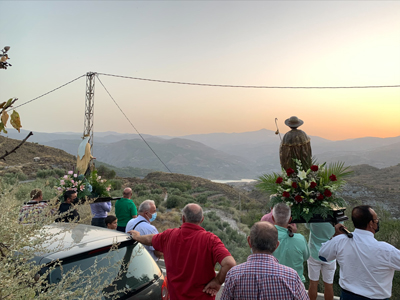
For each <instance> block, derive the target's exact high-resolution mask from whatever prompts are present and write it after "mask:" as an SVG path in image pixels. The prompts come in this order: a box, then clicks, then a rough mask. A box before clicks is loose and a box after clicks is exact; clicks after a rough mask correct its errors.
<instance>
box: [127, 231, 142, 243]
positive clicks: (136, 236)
mask: <svg viewBox="0 0 400 300" xmlns="http://www.w3.org/2000/svg"><path fill="white" fill-rule="evenodd" d="M127 233H129V234H130V235H131V237H132V238H133V239H134V240H135V241H137V239H138V237H139V236H140V232H139V231H136V230H129V231H128V232H127Z"/></svg>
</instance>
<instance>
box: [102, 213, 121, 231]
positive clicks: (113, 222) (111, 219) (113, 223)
mask: <svg viewBox="0 0 400 300" xmlns="http://www.w3.org/2000/svg"><path fill="white" fill-rule="evenodd" d="M117 221H118V220H117V217H116V216H113V215H109V216H107V217H106V219H105V220H104V222H105V223H106V226H107V228H108V229H117Z"/></svg>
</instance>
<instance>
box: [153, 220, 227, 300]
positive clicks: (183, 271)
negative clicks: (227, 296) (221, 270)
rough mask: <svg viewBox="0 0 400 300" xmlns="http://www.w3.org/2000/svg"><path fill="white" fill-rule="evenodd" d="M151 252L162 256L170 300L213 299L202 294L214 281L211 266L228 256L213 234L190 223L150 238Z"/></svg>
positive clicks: (212, 267) (213, 272)
mask: <svg viewBox="0 0 400 300" xmlns="http://www.w3.org/2000/svg"><path fill="white" fill-rule="evenodd" d="M152 244H153V247H154V249H155V250H157V251H161V252H163V254H164V260H165V267H166V269H167V280H168V290H169V292H170V295H171V299H174V300H176V299H177V300H179V299H200V300H201V299H208V300H209V299H214V298H215V297H210V296H209V295H208V294H206V293H204V292H203V289H204V287H205V286H206V284H207V283H208V282H210V281H211V280H212V279H213V278H214V277H215V271H214V267H215V264H216V263H217V262H218V263H221V262H222V260H223V259H224V258H225V257H227V256H230V255H231V254H230V253H229V251H228V250H227V249H226V248H225V246H224V244H223V243H222V242H221V240H220V239H219V238H218V237H217V236H216V235H215V234H213V233H211V232H208V231H206V230H205V229H204V228H202V227H200V226H198V225H196V224H191V223H183V224H182V226H181V227H179V228H174V229H167V230H166V231H164V232H162V233H159V234H156V235H155V236H153V239H152Z"/></svg>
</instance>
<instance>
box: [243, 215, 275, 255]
mask: <svg viewBox="0 0 400 300" xmlns="http://www.w3.org/2000/svg"><path fill="white" fill-rule="evenodd" d="M247 242H248V243H249V246H250V248H251V249H252V250H253V253H266V254H272V253H273V252H274V251H275V249H276V248H278V246H279V241H278V230H277V229H276V227H275V226H274V225H273V224H271V223H270V222H263V221H261V222H257V223H255V224H254V225H253V227H251V229H250V236H249V237H247Z"/></svg>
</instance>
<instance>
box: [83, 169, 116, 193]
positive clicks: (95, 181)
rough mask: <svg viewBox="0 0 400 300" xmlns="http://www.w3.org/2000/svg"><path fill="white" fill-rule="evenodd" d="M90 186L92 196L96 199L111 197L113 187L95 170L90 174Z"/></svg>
mask: <svg viewBox="0 0 400 300" xmlns="http://www.w3.org/2000/svg"><path fill="white" fill-rule="evenodd" d="M88 181H89V183H90V185H91V186H92V195H93V196H95V197H108V196H110V193H109V191H110V189H111V185H110V184H109V183H108V182H106V180H105V179H101V176H98V175H97V171H96V170H94V171H92V173H90V176H89V178H88Z"/></svg>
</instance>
